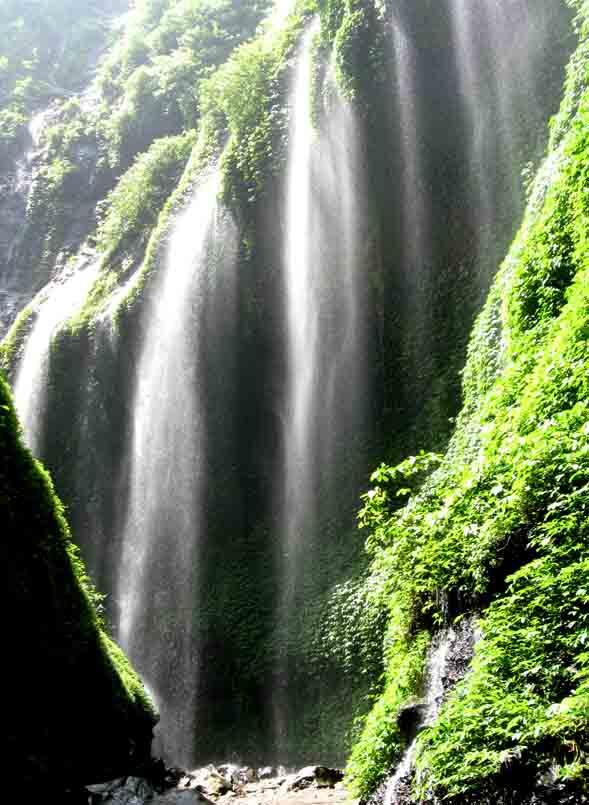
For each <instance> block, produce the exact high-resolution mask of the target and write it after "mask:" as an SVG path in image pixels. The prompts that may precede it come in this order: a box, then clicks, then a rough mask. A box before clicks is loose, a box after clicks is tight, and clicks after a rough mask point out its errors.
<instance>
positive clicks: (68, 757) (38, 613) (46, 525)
mask: <svg viewBox="0 0 589 805" xmlns="http://www.w3.org/2000/svg"><path fill="white" fill-rule="evenodd" d="M0 452H1V453H2V457H3V460H2V466H1V468H0V522H1V524H2V543H1V545H0V552H1V554H2V566H3V567H4V568H8V569H9V572H7V573H6V574H5V576H4V577H3V583H2V591H3V595H5V596H6V598H5V600H6V602H7V606H9V607H10V611H11V612H13V613H15V616H14V618H11V619H8V622H7V623H6V624H5V629H4V634H3V638H4V644H5V646H6V647H7V648H8V650H9V657H10V661H9V662H7V663H5V678H6V680H7V683H8V688H9V689H10V697H9V698H8V700H7V702H6V706H5V709H4V733H5V739H6V740H5V749H4V751H5V756H6V762H7V763H8V764H9V765H10V768H11V769H12V770H13V773H14V775H15V779H18V780H19V783H20V784H21V785H22V786H23V790H27V789H26V786H27V785H29V784H32V785H35V784H38V783H39V782H40V781H44V782H45V783H50V784H51V785H56V786H57V785H65V784H66V783H67V784H68V785H75V784H76V783H77V782H78V783H82V782H88V780H92V779H100V778H101V777H102V778H104V777H108V776H113V775H116V774H117V773H121V772H126V771H128V770H131V769H132V768H134V767H136V766H137V764H138V763H142V762H146V761H147V760H148V758H149V749H150V743H151V730H152V727H153V725H154V724H155V721H156V716H155V713H154V710H153V705H152V704H151V703H150V701H149V699H148V697H147V695H146V694H145V691H144V689H143V687H142V685H141V682H140V681H139V679H138V677H137V676H136V674H135V673H134V671H133V670H132V669H131V667H130V666H129V664H128V663H127V661H126V660H125V658H124V656H123V655H122V652H120V649H118V648H117V647H116V646H114V644H113V643H112V641H110V639H109V638H108V637H107V636H106V634H105V633H104V630H103V626H102V623H101V619H100V616H99V614H98V611H97V606H99V604H100V600H101V599H100V597H99V596H98V595H97V594H96V592H95V590H94V589H93V587H92V585H91V583H90V580H89V579H88V576H87V574H86V572H85V569H84V566H83V564H82V561H81V559H80V557H79V555H78V553H77V550H76V548H75V547H74V546H73V543H72V542H71V540H70V534H69V530H68V526H67V523H66V520H65V516H64V509H63V506H62V504H61V502H60V501H59V499H58V498H57V496H56V494H55V491H54V489H53V485H52V482H51V479H50V477H49V475H48V473H47V472H46V471H45V470H44V469H43V467H42V466H41V464H40V463H39V462H37V461H35V460H34V459H33V458H32V456H31V454H30V453H29V451H28V450H27V449H26V448H25V447H24V446H23V444H22V441H21V437H20V429H19V425H18V422H17V419H16V414H15V411H14V406H13V403H12V400H11V397H10V392H9V389H8V385H7V383H6V382H5V381H4V379H2V378H0ZM7 611H8V610H7ZM80 735H84V740H83V741H80V739H79V736H80Z"/></svg>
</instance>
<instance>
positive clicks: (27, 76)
mask: <svg viewBox="0 0 589 805" xmlns="http://www.w3.org/2000/svg"><path fill="white" fill-rule="evenodd" d="M125 5H126V3H124V2H123V0H109V1H108V2H106V3H100V4H98V3H83V4H82V5H80V3H78V2H77V0H28V1H27V2H20V0H5V2H3V3H2V7H1V8H0V34H1V36H2V42H3V50H2V56H1V57H0V110H1V111H0V122H1V124H2V125H1V126H0V129H1V132H2V133H1V134H0V148H2V152H0V157H1V156H5V155H6V153H8V152H9V151H10V149H11V148H13V147H14V145H15V143H16V142H17V141H18V139H19V137H20V136H21V135H22V133H23V131H24V127H25V125H26V123H27V121H28V119H29V117H30V115H31V113H32V112H34V111H35V110H36V109H38V108H40V107H43V106H47V105H48V104H49V103H50V102H51V101H52V100H55V99H63V98H67V97H68V95H70V94H71V93H72V92H75V91H79V90H81V89H82V88H83V86H84V84H85V82H86V81H87V80H88V77H89V73H90V69H91V67H92V65H93V62H94V61H95V59H96V58H97V53H99V52H100V50H101V49H102V48H103V47H104V46H105V43H106V41H107V39H108V35H109V16H112V15H113V14H115V13H116V12H117V11H118V10H121V9H122V8H123V7H124V6H125Z"/></svg>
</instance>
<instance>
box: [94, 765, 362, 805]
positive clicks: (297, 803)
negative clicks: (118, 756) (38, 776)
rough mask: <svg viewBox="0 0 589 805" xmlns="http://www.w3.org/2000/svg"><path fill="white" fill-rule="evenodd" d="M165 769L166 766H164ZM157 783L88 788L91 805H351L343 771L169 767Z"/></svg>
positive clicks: (134, 780)
mask: <svg viewBox="0 0 589 805" xmlns="http://www.w3.org/2000/svg"><path fill="white" fill-rule="evenodd" d="M162 766H163V764H162ZM158 777H159V779H158V780H157V782H155V781H151V782H150V781H148V780H146V779H143V778H141V777H122V778H118V779H116V780H112V781H110V782H108V783H100V784H97V785H89V786H86V789H85V790H86V793H87V797H88V799H87V802H88V805H176V803H178V804H179V805H193V804H194V805H196V803H198V805H215V804H216V803H219V805H224V803H229V802H239V805H279V804H280V805H282V803H284V805H337V804H338V803H350V802H352V801H351V800H349V799H348V796H347V792H346V790H345V788H344V785H343V782H342V780H343V772H342V771H340V770H339V769H331V768H329V767H327V766H305V768H303V769H300V770H299V771H298V772H295V773H291V774H288V773H287V772H286V770H285V769H284V768H283V767H276V768H275V767H271V766H264V767H262V768H259V769H254V768H253V767H250V766H237V765H233V764H223V765H220V766H213V765H209V766H205V767H203V768H200V769H195V770H193V771H190V772H186V771H183V770H181V769H164V770H163V771H162V772H161V773H160V774H159V776H158Z"/></svg>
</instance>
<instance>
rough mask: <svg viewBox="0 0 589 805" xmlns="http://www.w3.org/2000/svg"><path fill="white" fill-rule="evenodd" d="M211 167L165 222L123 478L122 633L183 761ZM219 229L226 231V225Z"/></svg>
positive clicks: (213, 207)
mask: <svg viewBox="0 0 589 805" xmlns="http://www.w3.org/2000/svg"><path fill="white" fill-rule="evenodd" d="M218 190H219V173H218V171H217V170H215V171H214V172H213V173H211V175H210V176H208V177H206V178H205V179H204V180H202V181H201V184H200V185H199V186H198V187H197V189H196V191H195V193H194V196H193V199H192V201H191V203H190V204H189V206H188V208H187V209H186V210H185V211H184V212H183V213H182V214H181V216H180V217H179V219H178V221H177V223H176V225H175V228H174V229H173V231H172V234H171V238H170V244H169V250H168V254H167V259H166V265H165V267H164V270H163V271H162V274H161V276H160V277H159V278H158V280H157V282H156V286H155V288H154V289H153V294H152V302H151V305H150V309H149V312H148V316H147V318H146V323H147V327H146V330H145V335H144V339H143V344H142V351H141V356H140V360H139V364H138V367H137V385H136V389H135V394H134V402H133V414H134V418H133V438H132V447H131V456H130V479H131V489H130V497H129V505H128V511H127V517H126V524H125V529H124V543H123V552H122V562H121V567H120V575H119V602H120V607H121V609H120V619H119V636H120V640H121V643H122V645H123V647H124V648H125V649H126V650H127V651H128V652H129V654H130V656H131V659H132V660H133V661H134V662H135V664H136V665H137V667H138V668H139V670H140V671H141V672H142V673H143V675H144V676H145V678H146V679H147V682H148V684H149V685H150V686H151V688H152V689H153V690H154V691H155V694H156V697H157V698H158V699H159V700H160V701H161V702H162V722H161V725H160V735H161V737H162V741H163V748H164V751H167V753H168V757H171V758H172V759H173V760H174V761H175V762H186V761H189V760H190V754H191V751H192V749H191V747H192V743H193V738H194V735H193V727H194V714H195V709H196V700H197V691H198V678H197V677H198V672H197V669H198V657H197V656H196V653H195V647H194V640H195V638H194V622H195V612H197V611H198V601H197V596H198V558H199V543H200V539H201V520H202V512H201V505H202V500H201V497H202V480H203V472H204V461H205V455H206V448H207V445H206V443H205V427H204V414H203V411H202V403H201V398H200V395H201V393H202V388H201V385H202V382H203V380H204V379H203V377H202V372H201V361H200V360H199V345H200V341H201V340H202V333H201V330H202V329H203V327H204V324H203V318H204V307H205V303H206V296H207V283H208V281H209V274H211V273H212V272H213V271H214V265H212V262H213V261H212V257H211V244H214V243H215V242H216V240H219V239H220V237H219V235H218V233H217V232H216V226H217V220H218V215H219V212H218V203H217V194H218ZM225 235H227V233H225Z"/></svg>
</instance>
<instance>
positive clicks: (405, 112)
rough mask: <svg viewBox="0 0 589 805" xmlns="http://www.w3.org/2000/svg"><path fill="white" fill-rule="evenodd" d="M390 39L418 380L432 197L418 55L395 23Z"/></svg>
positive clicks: (424, 345) (407, 306)
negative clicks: (426, 158) (429, 189)
mask: <svg viewBox="0 0 589 805" xmlns="http://www.w3.org/2000/svg"><path fill="white" fill-rule="evenodd" d="M392 38H393V57H394V58H393V62H394V68H395V77H396V107H395V108H396V111H397V114H398V128H399V157H400V163H401V192H400V198H399V201H400V206H401V220H402V244H401V255H402V259H403V266H402V275H403V280H404V281H403V287H404V300H403V314H404V316H405V323H404V326H403V338H404V340H405V343H406V347H405V349H406V350H407V354H408V356H409V365H410V367H411V371H412V373H413V374H414V375H415V376H418V375H419V373H420V367H423V365H424V364H427V361H428V360H429V356H430V352H431V345H430V340H431V324H430V322H429V316H430V312H431V311H430V309H429V306H428V294H429V290H430V283H431V279H432V277H431V274H432V257H433V251H432V249H433V247H432V233H431V222H430V209H429V207H430V204H431V198H429V197H428V188H427V185H426V181H427V173H426V165H425V163H424V144H423V138H424V126H423V125H422V121H421V117H420V108H419V105H420V93H419V83H418V77H419V74H418V53H417V52H416V50H415V48H414V47H413V43H412V41H411V39H410V37H409V36H408V35H407V34H406V33H405V31H404V30H403V27H402V25H401V24H400V23H399V22H397V21H396V20H393V28H392ZM421 371H422V369H421Z"/></svg>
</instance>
